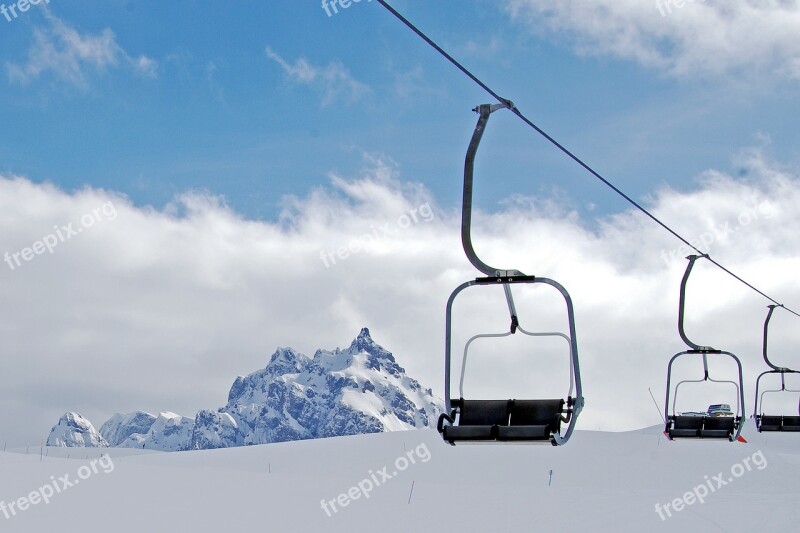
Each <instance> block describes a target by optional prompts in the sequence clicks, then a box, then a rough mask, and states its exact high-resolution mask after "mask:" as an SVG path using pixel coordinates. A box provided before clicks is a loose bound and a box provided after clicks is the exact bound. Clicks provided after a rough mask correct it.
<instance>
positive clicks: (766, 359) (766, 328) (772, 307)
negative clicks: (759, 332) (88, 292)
mask: <svg viewBox="0 0 800 533" xmlns="http://www.w3.org/2000/svg"><path fill="white" fill-rule="evenodd" d="M767 307H768V308H769V312H768V313H767V318H766V320H764V343H763V346H764V350H763V351H764V362H765V363H767V366H769V367H770V368H771V369H773V370H777V371H778V372H786V371H787V370H789V369H788V368H784V367H780V366H776V365H774V364H772V362H771V361H770V360H769V355H767V337H768V334H769V321H770V320H771V319H772V313H774V312H775V308H776V307H783V306H782V305H769V306H767Z"/></svg>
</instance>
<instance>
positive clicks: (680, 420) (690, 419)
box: [672, 415, 705, 430]
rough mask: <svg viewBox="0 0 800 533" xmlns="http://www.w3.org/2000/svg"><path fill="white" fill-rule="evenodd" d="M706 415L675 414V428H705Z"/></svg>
mask: <svg viewBox="0 0 800 533" xmlns="http://www.w3.org/2000/svg"><path fill="white" fill-rule="evenodd" d="M704 418H705V417H702V416H681V415H678V416H674V417H672V419H673V420H674V422H675V424H674V427H675V429H698V430H699V429H703V419H704Z"/></svg>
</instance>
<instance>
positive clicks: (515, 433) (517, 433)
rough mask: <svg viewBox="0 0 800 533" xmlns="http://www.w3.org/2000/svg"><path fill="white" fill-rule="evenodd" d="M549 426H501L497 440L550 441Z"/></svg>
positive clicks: (498, 429)
mask: <svg viewBox="0 0 800 533" xmlns="http://www.w3.org/2000/svg"><path fill="white" fill-rule="evenodd" d="M550 435H551V432H550V427H549V426H501V427H498V428H497V440H502V441H514V440H549V439H550Z"/></svg>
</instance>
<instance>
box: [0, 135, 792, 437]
mask: <svg viewBox="0 0 800 533" xmlns="http://www.w3.org/2000/svg"><path fill="white" fill-rule="evenodd" d="M739 163H740V165H741V166H742V167H743V168H745V169H746V170H747V172H748V176H747V177H746V178H736V179H734V178H733V177H731V176H729V175H726V174H725V173H722V172H718V171H710V172H707V173H706V174H705V175H703V176H700V177H699V179H698V182H697V183H698V185H697V187H696V188H695V189H694V190H691V191H676V190H671V189H663V190H660V191H657V192H655V193H654V194H653V196H652V198H650V199H649V200H648V205H649V206H650V207H651V208H652V209H653V211H654V212H655V213H656V214H657V215H658V216H660V217H662V218H663V219H664V220H665V221H667V222H669V223H671V224H673V225H674V226H675V227H676V228H677V229H678V230H679V231H681V232H682V233H684V234H685V235H687V236H689V237H690V238H693V239H697V241H698V242H701V243H705V244H707V245H708V247H709V249H710V252H711V253H712V255H713V256H714V257H715V258H717V259H719V260H720V261H721V262H723V263H724V264H726V265H727V266H729V267H731V268H732V269H734V270H735V271H736V272H737V273H739V274H741V275H743V276H745V277H747V278H748V279H751V280H753V281H755V282H756V283H758V284H759V285H760V287H762V288H763V289H764V290H765V291H768V292H769V293H773V294H776V295H780V297H781V298H784V299H785V301H786V303H787V304H788V305H792V304H794V305H795V306H797V305H798V302H800V283H798V281H797V271H798V267H800V260H798V254H797V250H798V249H800V236H798V233H797V231H796V230H795V229H794V228H797V227H798V224H799V223H800V213H798V211H797V209H796V206H797V205H798V203H800V180H799V179H798V176H797V175H796V174H793V173H792V172H790V171H787V170H786V169H783V168H781V166H780V165H779V164H777V163H775V162H773V161H770V160H769V158H768V157H766V156H765V155H764V154H763V153H762V152H761V151H760V150H752V151H748V152H745V153H743V154H742V156H741V160H740V162H739ZM109 205H111V206H113V216H112V209H111V208H109V207H105V209H104V206H109ZM426 206H427V207H426ZM414 213H416V219H414V215H413V214H414ZM459 217H460V214H459V212H458V211H457V210H454V209H448V208H442V207H441V206H439V205H438V204H437V202H436V199H435V198H433V197H432V196H431V194H430V193H429V191H427V190H426V189H425V188H424V187H423V186H421V185H419V184H414V183H410V182H407V181H404V179H403V177H402V176H401V175H400V174H399V173H398V171H397V169H396V168H395V167H394V166H393V165H392V164H390V163H387V162H386V161H385V160H384V159H381V158H379V157H374V158H368V159H367V160H366V161H365V164H364V169H363V172H362V173H361V174H360V175H357V176H336V175H334V176H331V179H330V183H329V185H328V186H324V187H318V188H316V189H314V190H311V191H309V193H308V194H306V195H304V196H302V197H290V198H286V199H284V210H283V213H282V215H281V217H280V219H279V220H276V221H254V220H247V219H245V218H243V217H242V216H240V215H239V214H238V213H236V212H235V211H234V210H232V209H231V208H230V207H228V206H227V205H226V204H225V202H224V199H222V198H218V197H214V196H211V195H209V194H206V193H202V192H187V193H185V194H183V195H181V196H178V197H176V198H175V200H174V202H173V203H172V204H170V205H169V206H167V207H166V208H164V209H160V210H157V209H153V208H150V207H141V206H135V205H132V204H131V202H130V201H129V200H128V199H127V198H125V197H124V196H122V195H120V194H117V193H115V192H113V191H106V190H100V189H91V188H86V189H83V190H79V191H74V192H66V191H62V190H60V189H58V188H56V187H53V186H51V185H48V184H38V183H33V182H31V181H30V180H28V179H26V178H24V177H19V176H2V177H0V227H1V228H2V231H0V254H4V253H6V252H8V253H9V254H11V255H12V256H13V254H14V253H21V252H20V251H22V250H24V249H26V248H30V249H31V250H33V247H34V246H35V243H37V242H44V239H45V238H46V237H47V236H48V235H57V234H58V232H61V233H62V234H63V233H66V232H67V229H65V228H67V227H71V236H70V238H69V239H64V240H61V241H60V242H59V244H58V245H57V246H56V247H55V248H53V250H52V253H50V251H49V250H48V249H42V252H41V253H34V252H31V253H32V254H33V255H30V254H28V255H29V256H30V257H31V259H29V260H25V261H24V262H22V263H21V266H16V267H15V268H13V269H12V268H11V267H10V266H9V264H8V263H7V262H3V263H0V298H2V302H3V305H2V306H0V335H2V339H3V342H2V343H0V357H2V360H3V361H4V368H3V372H2V373H0V428H3V430H4V432H5V433H6V434H5V435H3V436H2V438H3V440H7V441H8V443H9V445H24V444H35V443H36V442H38V441H39V440H40V437H42V436H44V435H45V434H46V432H47V431H48V430H49V428H50V426H51V425H52V424H53V423H54V422H55V421H56V420H57V419H58V417H59V416H60V415H61V414H63V412H64V411H66V410H76V411H79V412H81V413H82V414H84V415H85V416H87V417H89V418H90V419H92V420H105V419H106V418H107V417H108V416H109V415H111V414H112V413H113V412H117V411H130V410H134V409H145V410H150V411H153V412H158V411H163V410H171V411H175V412H179V413H181V414H184V415H188V416H194V414H195V413H196V412H197V411H198V410H199V409H202V408H209V407H213V406H216V405H222V404H223V403H225V395H226V393H227V390H228V388H229V387H230V385H231V383H232V382H233V380H234V378H235V377H236V376H237V375H240V374H246V373H249V372H252V371H254V370H255V369H257V368H260V367H263V366H264V365H265V364H266V362H267V359H268V357H269V356H270V355H271V353H272V352H273V351H274V349H275V348H276V347H277V346H292V347H295V348H296V349H298V350H300V351H302V352H305V353H313V351H314V350H315V349H317V348H334V347H336V346H346V345H348V344H349V342H350V341H351V340H352V338H353V337H355V335H356V334H357V333H358V331H359V329H360V328H361V327H362V326H368V327H370V329H371V331H372V333H373V336H374V338H375V340H376V342H378V343H380V344H382V345H383V346H385V347H386V348H388V349H389V350H391V351H393V352H394V353H395V355H396V356H397V357H398V360H399V362H400V364H401V365H403V366H404V367H405V368H406V369H407V370H408V372H409V375H411V376H413V377H415V378H417V379H419V380H420V381H421V382H422V383H423V385H425V386H430V387H432V388H433V389H434V392H435V393H437V394H439V395H441V394H442V392H443V391H442V389H443V386H442V372H443V346H444V305H445V302H446V300H447V297H448V296H449V294H450V292H451V291H452V290H453V289H454V288H455V287H456V286H457V285H458V284H460V283H461V282H463V281H466V280H467V279H470V278H472V277H474V276H475V275H476V272H475V271H474V270H473V269H472V268H471V266H470V265H469V264H468V263H467V261H466V259H465V258H464V256H463V252H462V251H461V246H460V242H459V232H458V228H459ZM475 225H476V229H475V238H474V240H475V243H476V247H477V248H478V250H479V253H480V254H481V255H482V256H483V257H484V258H485V259H486V260H487V261H488V262H489V263H497V264H498V266H501V267H515V268H519V269H521V270H523V271H524V272H526V273H530V274H536V275H543V276H547V277H551V278H554V279H556V280H558V281H560V282H561V283H562V284H563V285H565V286H566V287H567V289H568V290H569V291H570V292H571V294H572V297H573V299H574V301H575V306H576V313H577V321H578V343H579V346H580V349H581V357H582V370H583V373H584V387H585V394H586V398H587V407H586V409H585V411H584V414H583V415H582V419H581V423H580V427H581V428H584V429H595V428H605V429H626V428H634V427H641V426H645V425H651V424H655V423H657V422H658V415H657V413H656V412H655V408H654V406H653V403H652V400H651V399H650V396H649V392H648V387H651V388H652V390H653V393H654V394H655V395H656V398H657V399H658V400H659V402H661V401H662V398H663V396H662V395H663V392H664V391H663V389H664V382H665V372H666V363H667V360H668V359H669V357H670V356H671V355H672V354H673V353H675V352H677V351H679V350H680V349H682V345H681V343H680V341H679V339H678V336H677V332H676V329H675V322H676V314H677V296H678V294H677V291H678V284H679V281H680V276H681V275H682V272H683V268H684V266H685V261H684V260H683V259H682V256H683V253H684V251H683V250H680V249H679V248H676V244H677V243H676V241H673V240H670V237H669V236H668V235H667V234H665V233H664V232H663V230H660V229H659V228H658V227H656V226H654V225H653V224H652V223H650V222H647V221H645V220H643V219H642V217H641V216H639V215H638V214H636V213H633V212H628V211H625V212H620V213H618V214H616V215H614V216H611V217H608V218H605V219H601V220H599V221H592V220H582V219H581V218H580V217H579V216H578V215H577V214H576V213H573V212H569V211H564V210H563V208H561V207H559V205H557V204H555V203H553V202H541V201H538V200H532V199H529V198H519V197H514V198H511V199H509V201H508V202H506V203H504V204H502V207H501V208H500V209H498V210H494V211H492V212H482V211H479V212H478V213H477V214H476V219H475ZM79 229H80V230H81V231H77V230H79ZM384 230H386V231H384ZM709 235H714V237H713V239H711V240H709V239H710V238H709V237H708V236H709ZM40 249H41V248H40ZM326 254H327V255H328V257H335V258H336V262H335V263H331V262H330V261H327V262H326V261H325V256H326ZM20 257H21V256H20ZM690 283H691V285H690V297H689V311H688V321H689V324H688V326H687V329H688V330H689V333H690V336H692V337H696V340H697V341H698V342H700V343H704V344H711V345H715V346H717V347H719V348H725V349H728V350H731V351H733V352H735V353H738V354H739V355H741V357H742V359H743V362H744V364H745V369H746V377H747V383H748V387H749V388H748V391H747V401H748V403H750V405H749V407H748V408H749V409H752V403H751V392H752V391H751V389H752V386H753V383H754V379H755V375H756V374H757V373H758V372H760V371H761V370H762V367H763V364H762V363H761V361H760V358H759V354H760V333H761V327H762V324H763V319H764V316H765V313H766V308H765V306H766V304H767V302H766V301H764V300H763V299H762V298H760V297H758V296H757V295H755V294H754V293H752V292H750V291H748V290H747V289H745V288H744V287H742V286H741V285H739V284H737V283H736V282H735V281H733V280H732V279H730V278H728V277H726V276H724V275H722V274H721V273H719V272H718V271H716V270H714V269H712V268H711V266H710V265H708V264H699V265H698V268H697V273H696V274H695V277H693V279H692V281H691V282H690ZM517 297H518V305H519V306H520V308H522V309H523V311H522V313H523V314H522V315H521V316H522V320H523V323H524V324H527V326H526V327H527V328H528V329H536V330H547V329H551V328H562V327H564V322H565V321H564V319H563V313H564V308H563V303H561V302H559V301H558V300H557V299H556V298H554V297H553V295H551V294H549V293H548V292H547V291H545V290H539V289H536V290H533V291H530V292H529V293H525V292H524V291H520V292H519V293H518V295H517ZM507 327H508V316H507V315H506V313H505V311H504V308H503V301H502V297H501V294H499V293H475V294H474V295H473V294H470V295H465V298H464V300H463V301H462V302H460V303H459V304H458V306H457V309H456V328H457V335H456V336H457V341H459V342H463V340H465V339H466V338H467V336H468V335H471V334H474V333H477V332H494V331H503V330H504V329H506V328H507ZM773 327H774V334H775V339H774V343H773V346H774V350H775V352H774V353H775V354H776V356H775V358H776V359H777V360H781V363H782V364H786V365H790V366H791V365H794V366H800V361H798V360H797V358H796V356H794V360H792V356H793V354H792V353H791V351H790V347H791V346H793V345H796V344H797V341H798V340H800V338H798V337H800V328H797V327H796V323H795V322H793V321H792V319H791V318H790V317H789V315H788V313H785V312H784V313H783V314H779V315H776V318H775V320H774V322H773ZM533 347H534V348H533V350H531V346H530V345H526V344H524V343H523V339H511V340H510V341H509V342H508V343H506V344H502V343H500V344H498V345H497V346H496V347H494V348H493V347H492V346H490V345H489V344H486V345H485V346H480V347H479V349H478V350H477V351H476V353H475V356H474V359H471V360H470V366H469V369H470V373H469V374H468V378H467V380H466V382H465V390H467V391H469V392H468V393H469V394H474V395H479V394H480V395H486V396H490V395H497V396H499V397H512V396H516V397H522V396H533V397H536V396H537V395H539V394H556V395H561V394H566V377H567V375H566V369H567V367H566V364H565V357H564V352H563V346H562V345H560V344H558V343H555V342H553V343H548V342H547V341H543V342H542V343H541V344H537V343H535V342H534V344H533ZM457 353H458V349H457ZM687 370H688V367H687ZM695 371H697V368H695ZM690 377H696V376H694V375H692V376H690ZM562 385H563V387H562ZM686 398H687V400H692V399H693V396H692V394H689V395H688V396H687V397H686ZM698 398H700V397H698ZM696 401H697V402H700V403H705V402H706V399H705V398H703V399H697V400H696ZM723 401H725V399H724V398H720V399H718V400H717V402H723ZM688 403H691V401H689V402H688ZM709 403H711V402H709ZM729 403H730V402H729ZM696 407H699V408H703V409H704V408H705V407H706V405H699V406H697V405H688V404H687V405H681V406H679V409H683V410H691V409H694V408H696ZM794 408H796V401H795V406H794ZM748 414H749V413H748Z"/></svg>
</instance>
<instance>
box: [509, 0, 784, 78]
mask: <svg viewBox="0 0 800 533" xmlns="http://www.w3.org/2000/svg"><path fill="white" fill-rule="evenodd" d="M659 6H660V7H659ZM507 9H508V11H509V13H510V14H511V15H512V17H513V18H516V19H519V20H522V21H525V22H527V23H528V24H529V26H530V27H531V29H532V30H533V31H535V32H541V31H542V29H543V28H548V29H549V30H550V31H553V32H555V33H559V34H562V35H565V36H567V37H568V39H569V40H570V41H571V42H573V43H574V44H575V46H576V48H577V49H578V51H579V52H581V53H583V54H595V55H606V54H609V55H614V56H618V57H621V58H625V59H632V60H635V61H637V62H639V63H641V64H643V65H646V66H648V67H655V68H658V69H662V70H664V71H666V72H668V73H670V74H672V75H675V76H701V77H708V76H716V75H719V74H721V73H731V72H749V73H753V74H777V75H780V76H788V77H794V78H797V76H798V60H800V40H798V39H797V35H798V34H800V4H798V3H797V2H785V1H781V0H768V1H758V0H737V1H735V2H727V1H723V0H702V1H701V0H687V1H686V2H684V3H683V7H680V8H679V7H677V5H676V1H675V0H661V1H659V2H657V1H656V0H648V1H644V2H643V1H641V0H581V1H579V0H564V1H560V2H550V1H548V0H508V1H507Z"/></svg>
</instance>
